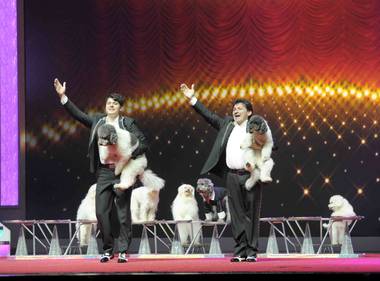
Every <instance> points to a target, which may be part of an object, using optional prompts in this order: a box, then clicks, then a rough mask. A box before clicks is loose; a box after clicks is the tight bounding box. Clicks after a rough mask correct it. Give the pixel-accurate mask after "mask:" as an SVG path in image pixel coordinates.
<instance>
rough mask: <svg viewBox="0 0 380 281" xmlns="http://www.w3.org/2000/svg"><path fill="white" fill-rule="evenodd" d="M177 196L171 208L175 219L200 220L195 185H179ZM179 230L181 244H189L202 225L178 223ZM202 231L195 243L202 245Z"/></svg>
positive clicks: (197, 223)
mask: <svg viewBox="0 0 380 281" xmlns="http://www.w3.org/2000/svg"><path fill="white" fill-rule="evenodd" d="M177 190H178V192H177V196H176V197H175V199H174V201H173V203H172V206H171V209H172V215H173V219H174V220H175V221H181V220H191V221H199V215H198V203H197V200H196V199H195V191H194V187H192V186H191V185H189V184H182V185H181V186H180V187H178V189H177ZM177 227H178V232H179V238H180V240H181V244H182V245H183V246H186V245H188V243H189V242H188V241H189V240H188V239H189V238H190V241H192V240H193V238H194V237H195V235H196V234H197V233H198V232H199V231H200V228H201V225H200V223H199V222H196V223H178V224H177ZM200 236H201V233H198V235H197V238H196V240H195V245H197V246H198V245H200Z"/></svg>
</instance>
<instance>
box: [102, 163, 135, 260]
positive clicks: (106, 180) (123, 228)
mask: <svg viewBox="0 0 380 281" xmlns="http://www.w3.org/2000/svg"><path fill="white" fill-rule="evenodd" d="M119 181H120V177H119V176H118V177H116V176H115V173H114V170H113V169H109V168H106V167H100V168H99V169H98V171H97V186H96V199H95V200H96V217H97V220H98V226H99V228H100V233H101V235H102V239H103V251H104V252H108V253H113V251H114V239H115V238H116V239H117V244H118V250H119V252H126V251H128V249H129V246H130V244H131V242H132V220H131V211H130V200H131V193H132V187H131V188H129V189H127V190H125V191H115V190H114V189H113V185H114V184H115V183H117V182H119ZM113 206H115V208H116V213H117V219H118V221H119V226H120V231H119V235H118V237H114V235H113V231H112V230H113V229H115V226H114V225H113V224H112V220H111V211H112V207H113Z"/></svg>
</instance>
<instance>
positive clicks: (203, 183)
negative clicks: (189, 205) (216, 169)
mask: <svg viewBox="0 0 380 281" xmlns="http://www.w3.org/2000/svg"><path fill="white" fill-rule="evenodd" d="M195 190H196V192H197V193H198V194H199V195H200V196H201V197H202V199H203V209H204V212H205V216H206V221H226V222H230V221H231V216H230V212H229V208H228V197H227V190H226V189H225V188H223V187H217V186H214V183H213V182H212V181H211V180H210V179H208V178H200V179H198V181H197V187H196V189H195Z"/></svg>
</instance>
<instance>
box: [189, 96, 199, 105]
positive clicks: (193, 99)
mask: <svg viewBox="0 0 380 281" xmlns="http://www.w3.org/2000/svg"><path fill="white" fill-rule="evenodd" d="M197 101H198V99H197V98H196V97H192V98H191V99H190V104H191V105H192V106H194V105H195V104H196V103H197Z"/></svg>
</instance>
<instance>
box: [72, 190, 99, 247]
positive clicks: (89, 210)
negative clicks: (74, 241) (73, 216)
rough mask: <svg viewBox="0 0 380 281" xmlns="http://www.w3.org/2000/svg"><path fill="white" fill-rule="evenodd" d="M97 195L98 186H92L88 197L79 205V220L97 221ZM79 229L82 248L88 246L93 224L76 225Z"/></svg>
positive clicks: (78, 233) (78, 234)
mask: <svg viewBox="0 0 380 281" xmlns="http://www.w3.org/2000/svg"><path fill="white" fill-rule="evenodd" d="M95 194H96V184H93V185H91V187H90V188H89V190H88V192H87V194H86V196H85V197H84V199H83V200H82V202H81V203H80V205H79V208H78V211H77V220H91V221H96V220H97V219H96V212H95ZM79 225H80V226H79ZM79 227H80V229H79V231H78V232H77V237H78V239H79V244H80V245H81V246H84V245H88V241H89V239H90V235H91V227H92V224H91V223H88V224H87V223H86V224H80V223H77V224H76V229H78V228H79Z"/></svg>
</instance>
